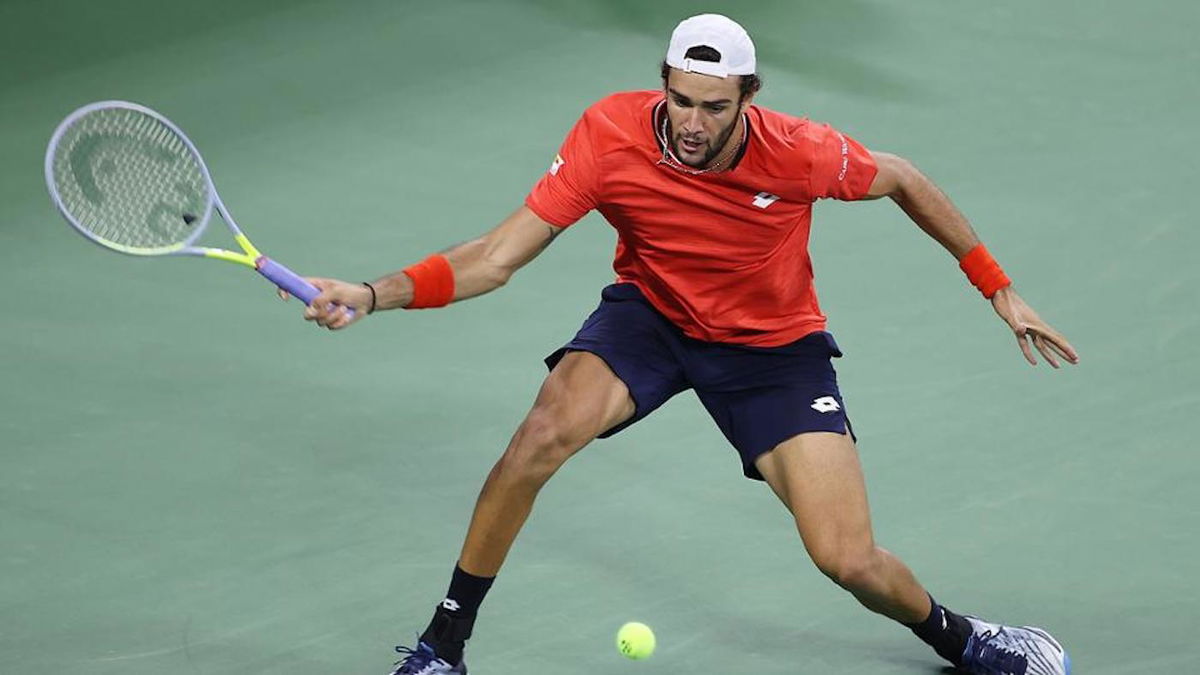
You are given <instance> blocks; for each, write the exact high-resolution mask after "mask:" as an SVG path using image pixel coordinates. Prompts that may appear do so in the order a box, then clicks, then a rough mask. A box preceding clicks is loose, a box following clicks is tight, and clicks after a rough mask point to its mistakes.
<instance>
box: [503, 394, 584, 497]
mask: <svg viewBox="0 0 1200 675" xmlns="http://www.w3.org/2000/svg"><path fill="white" fill-rule="evenodd" d="M580 447H582V445H581V444H580V442H579V441H578V440H577V438H576V434H573V433H572V430H571V429H570V427H569V425H568V424H566V423H565V422H564V421H563V419H562V417H561V416H558V415H555V414H553V413H552V411H550V410H547V409H538V408H535V409H534V410H532V411H531V412H530V413H529V415H528V416H527V417H526V418H525V421H524V422H523V423H522V424H521V427H520V428H519V429H518V430H517V433H516V435H515V436H514V437H513V441H512V443H511V444H510V445H509V448H508V451H507V452H505V453H504V459H503V460H502V461H503V462H504V464H505V469H506V470H507V471H509V472H511V473H512V474H513V475H514V476H516V477H520V478H526V479H530V480H535V481H539V480H545V479H548V478H549V477H550V476H551V475H553V474H554V472H555V471H557V470H558V469H559V467H561V466H562V465H563V463H564V462H566V461H567V459H569V458H570V457H571V455H573V454H574V453H575V451H576V450H578V449H579V448H580Z"/></svg>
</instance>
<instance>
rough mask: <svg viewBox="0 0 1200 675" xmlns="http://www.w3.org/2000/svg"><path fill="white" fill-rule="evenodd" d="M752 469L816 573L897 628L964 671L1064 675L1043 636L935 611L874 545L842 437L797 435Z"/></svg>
mask: <svg viewBox="0 0 1200 675" xmlns="http://www.w3.org/2000/svg"><path fill="white" fill-rule="evenodd" d="M754 466H755V468H756V469H758V471H759V472H760V473H761V474H762V476H763V478H764V479H765V480H766V481H767V483H768V484H769V485H770V486H771V489H772V490H774V491H775V494H776V495H777V496H778V497H779V499H780V500H781V501H782V502H783V503H784V505H785V506H787V508H788V510H789V511H791V513H792V515H793V516H794V518H795V521H796V527H797V529H798V530H799V532H800V537H801V539H802V540H803V542H804V547H805V549H806V550H807V551H808V554H809V556H810V557H811V558H812V560H813V562H814V563H815V564H816V565H817V567H818V568H819V569H820V570H821V571H822V572H823V573H824V574H825V575H826V576H828V577H829V578H830V579H832V580H833V581H834V582H835V583H837V584H838V585H839V586H841V587H842V588H844V589H846V590H847V591H849V592H850V593H851V594H853V595H854V597H855V598H856V599H858V601H859V602H860V603H862V604H863V605H864V606H865V607H867V608H868V609H870V610H871V611H874V612H877V613H879V614H882V615H884V616H886V617H888V618H891V619H894V620H896V621H898V622H900V623H903V624H905V625H906V626H908V627H909V628H911V629H912V630H913V632H915V633H916V634H917V635H918V636H919V637H920V638H921V639H923V640H925V641H926V642H927V643H929V644H930V645H931V646H932V647H933V648H934V649H935V650H936V651H937V652H938V654H940V655H941V656H942V657H943V658H946V659H947V660H949V661H951V662H952V663H955V664H956V665H959V666H962V667H964V668H966V669H967V670H968V671H969V672H975V673H989V674H990V673H996V674H1000V675H1004V674H1008V673H1011V674H1012V675H1063V674H1065V673H1070V660H1069V659H1068V658H1067V656H1066V653H1065V652H1064V651H1063V649H1062V647H1061V645H1059V644H1058V643H1057V642H1056V641H1055V640H1054V639H1053V638H1052V637H1050V636H1049V635H1048V634H1047V633H1046V632H1045V631H1042V630H1040V629H1036V628H1027V627H1020V628H1015V627H1008V626H999V625H995V624H988V623H984V622H982V621H978V620H975V619H969V618H965V617H961V616H958V615H957V614H954V613H953V612H950V611H949V610H946V609H945V608H944V607H940V606H939V605H937V603H935V602H933V600H932V598H931V597H930V596H929V594H928V593H927V592H926V591H925V589H924V588H923V587H922V586H921V584H920V583H918V582H917V580H916V578H915V577H914V576H913V574H912V572H911V571H910V570H909V569H908V567H907V566H905V564H904V563H903V562H901V561H900V559H899V558H897V557H896V556H895V555H893V554H891V553H890V552H888V551H886V550H884V549H882V548H880V547H879V546H877V545H876V543H875V538H874V535H873V534H872V530H871V516H870V509H869V507H868V504H867V492H866V486H865V482H864V480H863V474H862V467H861V465H860V463H859V460H858V452H857V449H856V448H855V445H854V440H853V438H852V437H851V435H850V434H838V433H831V432H812V433H803V434H799V435H797V436H793V437H792V438H790V439H788V440H786V441H784V442H782V443H780V444H779V445H777V446H775V448H774V449H773V450H771V451H769V452H766V453H763V454H762V455H759V456H758V457H757V458H756V459H755V461H754Z"/></svg>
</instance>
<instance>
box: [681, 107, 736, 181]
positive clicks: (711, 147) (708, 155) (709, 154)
mask: <svg viewBox="0 0 1200 675" xmlns="http://www.w3.org/2000/svg"><path fill="white" fill-rule="evenodd" d="M740 117H741V116H740V115H738V116H736V117H734V118H733V121H732V122H730V123H729V126H727V127H725V128H724V129H722V130H721V131H720V132H719V133H718V134H717V140H718V142H717V143H708V144H707V145H708V150H706V151H705V152H704V157H702V158H701V159H700V161H699V162H689V161H687V160H685V159H683V155H682V154H681V153H680V152H679V139H680V138H682V137H683V134H677V133H675V129H674V127H673V126H672V128H671V151H672V152H674V153H675V157H676V158H677V159H679V161H680V162H682V163H684V164H686V165H688V166H690V167H692V168H693V169H703V168H704V167H706V166H708V164H709V163H710V162H712V161H713V160H714V159H716V158H717V155H719V154H721V150H723V149H725V144H726V143H728V142H729V137H730V136H732V135H733V130H734V129H735V128H736V127H737V123H738V119H740ZM669 123H670V121H669V120H668V124H669Z"/></svg>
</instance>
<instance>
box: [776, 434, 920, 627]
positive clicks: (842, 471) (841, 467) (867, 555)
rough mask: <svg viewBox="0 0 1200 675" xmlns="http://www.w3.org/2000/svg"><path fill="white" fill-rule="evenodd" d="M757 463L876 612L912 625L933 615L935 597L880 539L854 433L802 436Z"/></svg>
mask: <svg viewBox="0 0 1200 675" xmlns="http://www.w3.org/2000/svg"><path fill="white" fill-rule="evenodd" d="M754 465H755V467H756V468H757V469H758V470H759V472H760V473H762V475H763V478H764V479H766V482H767V484H768V485H770V486H771V489H772V490H774V491H775V494H776V495H777V496H778V497H779V499H780V500H781V501H782V502H783V504H784V506H786V507H787V508H788V510H789V511H791V512H792V515H793V516H794V517H795V519H796V527H797V529H798V530H799V531H800V536H801V538H802V539H803V541H804V547H805V549H806V550H807V551H808V554H809V557H811V558H812V561H813V563H814V564H816V566H817V568H818V569H819V570H821V572H822V573H824V574H825V575H826V576H828V577H829V578H830V579H831V580H833V582H834V583H836V584H838V585H839V586H841V587H842V588H844V589H846V590H847V591H849V592H850V593H851V594H853V595H854V597H855V598H857V599H858V601H859V602H861V603H862V604H863V606H865V607H866V608H867V609H870V610H871V611H873V612H877V613H879V614H882V615H884V616H886V617H888V618H891V619H895V620H896V621H899V622H901V623H906V624H912V623H917V622H919V621H923V620H924V619H925V618H926V617H928V616H929V611H930V601H929V594H928V593H927V592H926V591H925V589H924V588H922V587H921V584H920V583H918V582H917V579H916V577H914V576H913V574H912V572H911V571H909V569H908V567H907V566H905V565H904V563H903V562H901V561H900V559H899V558H897V557H896V556H894V555H892V554H891V553H889V552H888V551H886V550H884V549H882V548H880V547H878V546H876V544H875V539H874V536H873V534H872V531H871V514H870V509H869V508H868V505H867V493H866V487H865V484H864V481H863V476H862V467H861V465H860V464H859V461H858V452H857V451H856V450H855V447H854V441H853V439H852V438H851V437H850V435H849V434H838V433H830V432H812V433H806V434H800V435H798V436H794V437H792V438H790V439H788V440H786V441H784V442H783V443H780V444H779V445H778V446H776V447H775V449H774V450H772V451H770V452H767V453H764V454H762V455H759V457H758V459H757V460H755V463H754Z"/></svg>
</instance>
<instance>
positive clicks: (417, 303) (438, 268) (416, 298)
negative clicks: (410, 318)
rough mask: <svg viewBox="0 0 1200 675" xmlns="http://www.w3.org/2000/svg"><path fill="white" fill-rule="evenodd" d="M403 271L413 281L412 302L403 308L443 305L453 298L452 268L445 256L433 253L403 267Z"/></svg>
mask: <svg viewBox="0 0 1200 675" xmlns="http://www.w3.org/2000/svg"><path fill="white" fill-rule="evenodd" d="M404 273H405V274H407V275H408V278H409V279H412V283H413V297H412V302H410V303H408V305H406V306H405V307H404V308H405V309H425V308H428V307H445V306H446V305H448V304H450V301H451V300H453V299H454V270H453V269H452V268H451V267H450V261H449V260H446V256H444V255H441V254H440V253H435V254H433V255H431V256H429V257H428V258H426V259H424V260H422V261H421V262H419V263H417V264H415V265H410V266H408V267H406V268H404Z"/></svg>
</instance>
